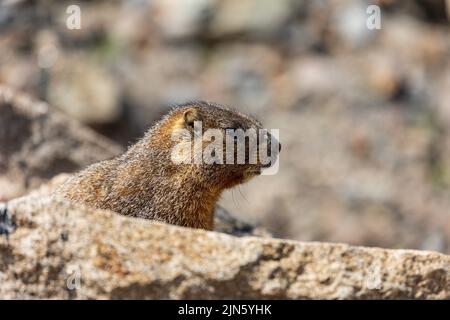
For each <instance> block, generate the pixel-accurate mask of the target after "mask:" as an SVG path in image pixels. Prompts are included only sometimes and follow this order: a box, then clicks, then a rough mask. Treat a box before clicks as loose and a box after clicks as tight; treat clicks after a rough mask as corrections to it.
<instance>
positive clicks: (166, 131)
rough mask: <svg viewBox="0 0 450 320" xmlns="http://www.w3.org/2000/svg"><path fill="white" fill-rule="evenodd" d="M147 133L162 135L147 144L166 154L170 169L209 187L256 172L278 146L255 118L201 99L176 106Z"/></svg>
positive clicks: (229, 184) (226, 184)
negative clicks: (156, 132) (157, 139)
mask: <svg viewBox="0 0 450 320" xmlns="http://www.w3.org/2000/svg"><path fill="white" fill-rule="evenodd" d="M154 131H159V134H152V132H154ZM150 134H151V137H160V138H159V139H160V140H159V141H153V143H152V146H151V147H152V149H157V150H154V151H157V153H159V154H161V153H164V154H165V159H166V161H170V162H171V163H170V168H171V169H170V170H171V171H172V172H178V173H182V174H183V175H185V177H186V176H188V177H189V176H192V178H193V179H194V180H195V181H196V183H201V184H204V185H205V186H206V187H209V188H218V189H226V188H231V187H233V186H235V185H237V184H240V183H243V182H246V181H247V180H249V179H251V178H252V177H254V176H257V175H260V174H261V172H262V170H263V169H264V168H268V167H270V166H272V165H273V164H274V162H275V160H276V159H277V157H278V153H279V151H280V150H281V145H280V144H279V142H278V141H277V140H276V139H275V138H274V137H273V136H272V135H271V134H270V132H268V131H267V130H265V129H263V127H262V125H261V123H260V122H259V121H258V120H256V119H254V118H251V117H249V116H247V115H244V114H242V113H240V112H238V111H235V110H232V109H229V108H226V107H223V106H220V105H217V104H212V103H208V102H202V101H200V102H192V103H187V104H184V105H180V106H177V107H176V108H174V109H173V110H172V111H171V112H170V113H169V114H168V115H167V116H165V117H164V118H163V120H161V121H160V122H159V123H158V124H157V125H156V126H155V127H154V128H153V129H152V130H151V132H150ZM161 137H162V139H163V141H161ZM167 151H170V155H169V154H168V153H167ZM169 159H170V160H169Z"/></svg>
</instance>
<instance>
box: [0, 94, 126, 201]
mask: <svg viewBox="0 0 450 320" xmlns="http://www.w3.org/2000/svg"><path fill="white" fill-rule="evenodd" d="M0 115H1V117H0V200H8V199H11V198H14V197H17V196H20V195H23V194H24V193H25V192H27V191H28V190H31V189H33V188H35V187H36V186H38V185H40V184H41V183H42V182H45V181H47V180H48V179H50V178H52V177H53V176H54V175H56V174H58V173H61V172H72V171H76V170H78V169H80V168H83V167H85V166H87V165H89V164H91V163H94V162H97V161H101V160H104V159H107V158H111V157H113V156H115V155H117V154H119V153H120V152H121V150H122V148H121V147H120V146H118V145H117V144H116V143H114V142H112V141H109V140H108V139H107V138H105V137H103V136H101V135H99V134H97V133H95V132H94V131H92V130H90V129H88V128H87V127H84V126H82V125H81V124H79V123H78V122H76V121H74V120H72V119H70V118H68V117H66V116H65V115H63V114H62V113H60V112H58V111H56V110H54V109H52V108H51V107H50V106H49V105H47V104H46V103H44V102H39V101H35V100H32V99H31V98H29V97H28V96H26V95H22V94H18V93H16V92H14V91H13V90H11V89H9V88H7V87H4V86H0Z"/></svg>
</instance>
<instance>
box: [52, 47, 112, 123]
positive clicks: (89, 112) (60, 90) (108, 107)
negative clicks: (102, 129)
mask: <svg viewBox="0 0 450 320" xmlns="http://www.w3.org/2000/svg"><path fill="white" fill-rule="evenodd" d="M119 97H120V92H119V87H118V84H117V83H116V80H115V79H114V77H113V75H112V73H111V72H110V71H109V70H108V69H107V68H106V67H105V66H104V65H103V64H101V63H100V61H97V60H95V59H94V58H90V57H86V56H83V55H74V56H73V57H72V56H70V55H67V56H66V57H65V58H64V59H62V58H61V59H58V61H57V63H55V65H54V67H53V68H52V69H51V71H50V81H49V85H48V100H49V103H50V104H51V105H53V106H55V107H57V108H59V109H61V110H63V111H64V112H65V113H66V114H68V115H70V116H71V117H73V118H75V119H77V120H79V121H81V122H83V123H87V124H102V123H111V122H114V121H116V120H118V118H119V117H120V115H121V106H120V103H119V102H120V98H119Z"/></svg>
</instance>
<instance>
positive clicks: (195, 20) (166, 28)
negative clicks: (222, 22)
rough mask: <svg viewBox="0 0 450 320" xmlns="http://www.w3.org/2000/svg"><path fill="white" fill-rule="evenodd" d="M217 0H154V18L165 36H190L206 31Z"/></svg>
mask: <svg viewBox="0 0 450 320" xmlns="http://www.w3.org/2000/svg"><path fill="white" fill-rule="evenodd" d="M216 3H217V0H184V1H177V0H158V1H153V4H152V8H153V10H154V13H153V14H154V19H155V22H156V24H157V26H158V27H159V29H160V30H161V32H162V33H163V35H164V36H165V37H168V38H186V37H188V38H190V37H194V36H198V35H200V34H203V33H205V27H206V26H207V23H208V20H209V19H210V15H211V13H212V12H213V10H214V9H215V6H216Z"/></svg>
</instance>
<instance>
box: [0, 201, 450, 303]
mask: <svg viewBox="0 0 450 320" xmlns="http://www.w3.org/2000/svg"><path fill="white" fill-rule="evenodd" d="M5 212H6V213H7V215H8V217H9V219H10V220H11V221H14V223H15V225H16V229H15V231H14V232H13V233H11V234H10V235H9V241H7V239H6V238H5V237H0V253H1V255H2V257H3V261H4V263H3V267H2V268H1V269H0V279H2V286H0V297H1V298H2V299H20V298H59V299H220V298H227V299H268V298H272V299H299V298H302V299H308V298H309V299H370V298H372V299H373V298H376V299H381V298H382V299H395V298H397V299H449V298H450V292H449V281H450V274H449V267H450V257H448V256H445V255H442V254H438V253H434V252H427V251H411V250H385V249H377V248H364V247H351V246H348V245H345V244H330V243H305V242H294V241H282V240H275V239H260V238H235V237H231V236H228V235H224V234H219V233H215V232H206V231H202V230H193V229H189V228H180V227H174V226H169V225H165V224H160V223H152V222H150V221H145V220H141V219H133V218H127V217H122V216H119V215H116V214H114V213H112V212H108V211H102V210H91V209H87V208H83V207H78V206H74V205H70V204H68V203H65V202H56V201H52V200H50V199H48V198H39V197H27V198H22V199H17V200H14V201H12V202H11V203H9V204H8V207H7V208H6V211H5Z"/></svg>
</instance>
